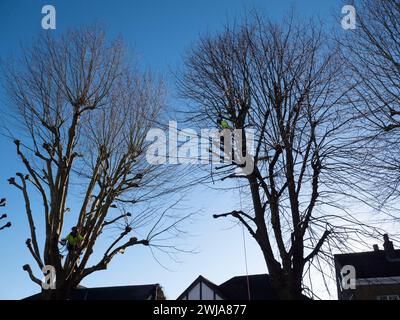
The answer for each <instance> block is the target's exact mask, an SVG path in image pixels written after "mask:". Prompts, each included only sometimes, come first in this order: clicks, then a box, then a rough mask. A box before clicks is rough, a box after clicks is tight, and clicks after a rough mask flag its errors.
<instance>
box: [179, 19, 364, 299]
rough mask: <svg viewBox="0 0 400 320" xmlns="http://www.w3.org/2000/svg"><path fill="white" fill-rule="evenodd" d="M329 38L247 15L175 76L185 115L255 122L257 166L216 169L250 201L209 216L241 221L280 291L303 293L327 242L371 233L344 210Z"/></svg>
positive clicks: (345, 127) (340, 117)
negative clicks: (187, 106) (184, 101)
mask: <svg viewBox="0 0 400 320" xmlns="http://www.w3.org/2000/svg"><path fill="white" fill-rule="evenodd" d="M327 39H328V37H326V35H324V34H323V32H322V31H321V29H319V28H317V27H316V26H315V25H314V24H313V23H312V22H310V23H304V24H302V23H297V22H295V21H294V19H293V18H290V19H289V20H286V21H283V22H282V23H281V24H275V23H271V22H268V21H265V20H264V19H263V18H260V17H258V16H253V17H249V19H248V21H247V22H246V23H244V24H243V25H241V26H235V27H227V28H226V30H225V31H224V32H222V33H220V34H217V35H215V36H207V37H203V38H202V39H201V40H200V41H199V43H198V44H197V46H195V47H194V49H193V50H192V51H191V52H190V53H189V55H188V57H187V59H186V62H185V70H184V73H183V76H182V78H181V79H180V81H179V83H180V89H181V93H182V96H183V97H184V98H187V99H188V100H190V101H191V102H194V103H195V107H194V108H193V109H190V110H189V111H188V113H189V115H188V116H189V119H191V120H194V121H196V122H197V123H200V124H202V125H204V126H210V125H212V126H217V125H218V123H221V121H218V122H217V119H218V118H219V117H221V118H222V119H223V120H225V121H226V122H227V123H228V125H229V126H230V127H231V128H232V129H241V130H243V129H246V128H247V129H248V128H250V127H251V128H254V129H255V137H254V144H255V150H254V154H253V155H254V170H252V172H250V173H248V172H244V173H238V172H237V171H233V170H234V169H238V168H239V169H240V168H241V167H242V165H241V164H240V163H238V162H237V161H232V162H231V163H230V164H229V163H228V164H225V165H221V166H220V167H219V168H217V170H216V171H218V172H219V175H220V177H221V179H222V180H225V179H227V178H230V179H234V180H236V181H239V183H240V187H241V192H244V190H248V192H249V198H250V199H251V205H248V206H246V208H243V209H242V208H238V209H237V210H234V211H232V212H226V213H221V214H216V215H214V217H215V218H219V217H233V218H234V219H237V221H239V222H240V223H242V224H243V225H244V226H245V227H246V228H247V230H248V231H249V233H250V234H251V235H252V236H253V237H254V239H255V240H256V241H257V243H258V245H259V247H260V249H261V251H262V253H263V256H264V258H265V262H266V265H267V268H268V271H269V274H270V275H271V278H272V281H273V286H274V287H275V289H276V291H277V293H278V295H279V296H280V298H282V299H302V298H303V290H304V289H305V281H304V277H305V275H306V274H307V271H309V270H310V266H313V267H315V268H316V269H318V270H319V271H320V272H322V273H324V270H323V267H321V266H322V265H323V261H324V260H325V261H328V262H329V261H330V259H331V258H332V250H335V249H336V250H340V251H341V250H345V248H346V247H347V245H348V244H350V242H351V241H350V240H351V239H354V238H353V237H354V236H355V235H356V234H359V235H360V234H362V233H364V235H368V234H369V233H370V231H371V230H367V229H368V228H367V227H366V226H364V225H363V224H362V223H360V222H359V221H357V219H355V217H353V216H352V215H351V214H350V213H348V212H345V211H344V210H342V209H343V208H344V206H343V199H342V198H343V196H344V195H346V193H349V192H350V191H351V182H350V181H348V180H347V174H348V172H347V170H348V168H347V167H346V166H343V165H342V164H343V163H344V162H345V161H346V157H347V155H348V154H349V153H351V146H349V144H348V141H347V139H348V137H349V134H351V130H352V121H353V111H352V109H351V107H350V106H349V105H348V104H347V103H346V101H345V99H344V97H345V93H346V92H347V88H346V83H345V82H344V81H342V76H343V68H342V64H341V62H340V60H339V56H338V54H337V53H338V50H337V48H335V46H331V45H330V44H329V43H328V40H327ZM248 134H249V131H248V132H246V130H244V133H243V137H244V140H246V136H247V137H248ZM243 145H245V144H244V143H243ZM245 151H250V150H245ZM240 152H242V150H236V153H240ZM234 160H235V159H234ZM214 175H215V173H214ZM329 208H330V209H329ZM359 227H360V228H359ZM364 227H365V228H364ZM363 228H364V229H363ZM311 270H315V269H313V268H311ZM325 271H326V270H325Z"/></svg>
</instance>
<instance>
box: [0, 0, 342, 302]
mask: <svg viewBox="0 0 400 320" xmlns="http://www.w3.org/2000/svg"><path fill="white" fill-rule="evenodd" d="M46 4H52V5H55V7H56V10H57V31H56V32H62V31H64V30H66V29H67V28H69V27H78V26H80V25H82V24H90V23H93V22H100V23H103V24H104V25H105V27H106V28H107V30H108V33H109V35H111V36H113V35H116V34H122V36H123V38H124V40H125V43H126V44H127V45H128V47H130V48H134V50H135V52H136V53H138V54H139V56H140V59H141V63H142V64H143V65H144V66H146V67H151V68H152V69H153V70H155V71H157V72H161V73H165V74H166V76H167V77H168V76H169V75H168V72H169V71H170V70H173V69H174V68H175V67H177V66H179V64H180V62H181V58H182V55H183V54H184V52H185V50H186V49H187V48H188V47H189V46H190V45H191V43H192V42H194V41H196V39H197V37H198V35H199V34H202V33H205V32H207V31H217V30H218V29H220V28H221V27H222V26H223V24H224V23H225V22H226V21H227V20H230V19H232V18H235V17H240V15H241V14H243V12H244V10H246V8H253V7H255V8H257V10H259V11H261V12H263V13H265V14H267V15H269V16H271V17H273V18H275V19H279V18H280V17H281V16H282V15H283V14H284V13H285V12H287V10H289V9H290V8H291V6H292V5H294V6H295V8H296V9H297V11H298V12H299V13H300V14H302V15H314V14H318V15H319V16H320V17H321V18H322V19H323V20H327V21H328V23H329V21H330V23H332V14H333V12H336V11H337V14H340V4H341V1H340V0H329V1H328V0H324V1H321V0H297V1H295V0H293V1H291V0H253V1H251V0H249V1H244V0H196V1H195V0H141V1H139V0H124V1H123V0H113V1H99V0H97V1H92V0H91V1H88V0H80V1H76V0H64V1H34V0H29V1H28V0H25V1H22V0H2V1H0V44H1V45H0V56H1V57H2V58H4V57H7V56H9V55H13V54H18V51H19V48H20V47H19V45H20V44H27V43H29V42H30V41H31V40H32V38H33V37H35V36H37V35H38V34H39V33H40V32H45V31H44V30H42V29H41V19H42V16H43V15H42V14H41V8H42V6H43V5H46ZM336 23H337V24H338V27H340V25H339V22H336ZM51 32H54V31H51ZM173 95H174V92H173V87H171V88H170V96H171V100H170V101H171V103H174V100H173V98H172V97H173ZM3 101H4V98H3V97H2V96H1V95H0V103H3ZM0 150H1V158H0V159H1V160H0V161H1V166H0V196H1V197H7V199H8V206H7V208H6V211H7V213H9V216H10V218H11V220H12V222H13V227H12V229H7V230H5V231H2V232H0V299H19V298H22V297H25V296H27V295H30V294H33V293H36V292H37V291H38V288H37V286H36V285H34V284H32V283H31V281H30V280H29V279H28V277H27V275H26V273H25V272H24V271H22V265H24V264H25V263H31V264H32V265H33V263H32V258H31V257H30V255H29V252H28V250H27V248H26V246H25V240H26V238H27V237H28V234H29V231H28V227H27V221H26V219H25V212H24V207H23V203H22V199H21V197H20V195H19V194H18V193H16V191H15V190H14V189H13V188H11V187H9V186H8V184H7V182H6V180H7V179H8V178H9V177H10V176H11V175H14V174H15V172H17V171H19V170H21V167H20V165H19V163H18V159H17V157H16V154H15V150H14V146H13V145H12V144H11V143H10V142H9V141H7V140H6V139H5V138H3V137H1V136H0ZM236 204H237V194H232V193H224V194H219V193H218V194H216V193H215V192H214V193H212V192H211V191H202V192H201V193H196V195H194V194H193V195H192V198H191V205H192V206H193V208H194V209H196V208H200V207H203V208H204V214H203V215H202V216H200V217H198V218H197V220H196V221H195V222H194V223H193V224H191V225H190V226H188V228H189V229H190V231H191V234H192V236H191V237H190V238H188V239H187V241H189V242H190V243H192V244H193V247H196V248H198V249H199V251H200V252H199V253H198V254H186V255H185V254H182V255H180V260H181V263H179V264H176V263H173V262H172V261H170V260H168V259H166V258H163V259H162V262H163V264H165V265H166V266H168V267H169V268H170V269H172V271H168V270H166V269H164V268H163V267H162V266H160V265H159V264H158V263H157V262H156V261H155V260H154V259H153V258H152V255H151V254H150V252H149V251H148V249H147V248H138V247H135V248H132V249H130V250H128V251H127V252H126V253H125V255H121V256H118V257H117V258H116V259H115V260H113V262H112V263H111V265H110V267H109V269H108V270H107V271H102V272H99V273H96V274H95V275H93V276H91V277H89V278H87V279H85V280H84V281H83V283H82V284H83V285H86V286H115V285H128V284H147V283H160V284H161V285H162V286H163V287H164V288H165V291H166V294H167V297H168V298H172V299H174V298H176V297H177V296H178V295H179V294H180V293H181V292H182V291H183V290H184V289H185V288H186V287H187V286H188V285H189V284H190V283H191V282H192V281H193V280H194V279H195V278H196V277H197V276H198V275H199V274H202V275H203V276H205V277H207V278H209V279H210V280H211V281H213V282H215V283H217V284H219V283H222V282H223V281H225V280H227V279H229V278H230V277H232V276H235V275H241V274H245V264H244V258H243V239H242V229H241V227H238V226H234V224H233V223H232V222H229V221H223V220H218V221H215V220H213V219H212V214H213V213H218V212H225V211H226V210H227V209H231V208H234V206H235V205H236ZM1 213H3V210H1ZM246 241H247V251H248V264H249V273H250V274H251V273H265V272H266V267H265V263H264V260H263V258H262V256H261V254H260V252H259V249H258V248H257V246H256V245H255V243H254V241H253V240H252V239H250V238H249V237H248V236H247V234H246Z"/></svg>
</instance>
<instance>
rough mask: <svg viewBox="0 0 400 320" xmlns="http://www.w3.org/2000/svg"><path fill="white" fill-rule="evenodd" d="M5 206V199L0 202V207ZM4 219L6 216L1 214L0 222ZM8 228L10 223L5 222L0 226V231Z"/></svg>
mask: <svg viewBox="0 0 400 320" xmlns="http://www.w3.org/2000/svg"><path fill="white" fill-rule="evenodd" d="M5 206H6V199H5V198H2V199H1V200H0V207H5ZM6 218H7V214H6V213H3V214H2V215H0V220H2V219H6ZM10 227H11V222H7V223H6V224H5V225H3V226H0V231H1V230H4V229H6V228H10Z"/></svg>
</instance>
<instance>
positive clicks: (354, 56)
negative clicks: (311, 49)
mask: <svg viewBox="0 0 400 320" xmlns="http://www.w3.org/2000/svg"><path fill="white" fill-rule="evenodd" d="M355 8H356V12H357V20H356V21H357V22H358V23H357V27H356V29H355V30H353V31H345V32H342V34H340V35H339V36H340V37H339V38H338V39H339V43H340V45H341V48H342V56H343V57H342V58H343V62H344V63H345V64H346V66H347V68H348V71H349V72H348V75H347V78H346V81H347V82H348V83H349V84H352V86H353V90H352V91H351V96H350V98H351V99H350V100H351V102H352V105H353V106H354V107H355V109H357V110H358V111H359V114H360V119H359V121H358V130H359V134H358V136H359V139H358V140H359V144H360V145H361V146H362V148H359V149H358V150H359V153H358V154H356V155H355V156H356V158H357V159H364V160H363V162H362V163H361V162H360V161H358V168H359V169H360V173H359V174H361V175H362V176H363V179H364V181H365V182H367V183H365V188H366V189H368V190H367V191H368V194H369V195H370V197H369V198H370V201H371V198H372V200H373V201H375V200H379V204H380V205H382V204H384V203H386V204H387V205H389V203H388V200H390V199H396V198H397V197H398V195H399V182H400V174H399V173H400V158H399V156H398V154H399V153H398V150H399V132H400V131H399V129H400V3H399V1H397V0H383V1H373V0H360V1H356V2H355ZM361 171H362V172H361ZM371 196H372V197H371Z"/></svg>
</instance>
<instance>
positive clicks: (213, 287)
mask: <svg viewBox="0 0 400 320" xmlns="http://www.w3.org/2000/svg"><path fill="white" fill-rule="evenodd" d="M200 282H203V283H204V284H206V285H207V286H208V287H209V288H210V289H211V290H213V291H214V292H215V293H216V294H218V295H219V296H220V297H221V298H222V299H224V300H225V299H226V297H225V295H224V294H223V292H222V291H221V290H220V288H219V287H218V286H217V285H216V284H215V283H213V282H211V281H210V280H208V279H207V278H205V277H203V276H202V275H200V276H198V277H197V278H196V280H194V281H193V282H192V283H191V284H190V285H189V287H187V288H186V289H185V291H183V292H182V293H181V294H180V295H179V297H178V298H176V300H182V299H183V298H184V297H185V296H186V295H187V294H188V293H189V291H191V290H192V289H193V288H194V287H195V286H196V285H197V284H198V283H200Z"/></svg>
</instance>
